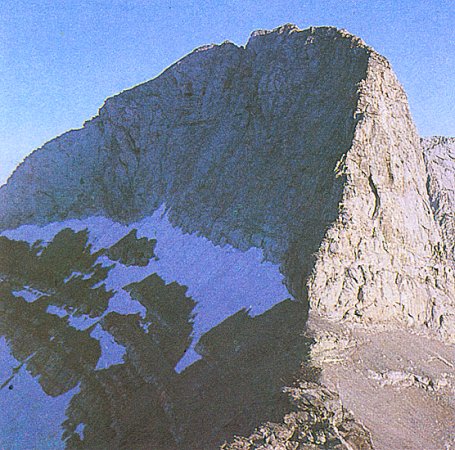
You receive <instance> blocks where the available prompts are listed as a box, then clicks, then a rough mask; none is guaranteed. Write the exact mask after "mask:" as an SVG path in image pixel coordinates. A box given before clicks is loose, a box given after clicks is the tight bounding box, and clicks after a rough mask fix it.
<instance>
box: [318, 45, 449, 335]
mask: <svg viewBox="0 0 455 450" xmlns="http://www.w3.org/2000/svg"><path fill="white" fill-rule="evenodd" d="M356 114H357V115H359V116H360V120H359V122H358V124H357V127H356V130H355V134H354V138H353V142H352V147H351V148H350V150H349V152H348V153H347V155H346V159H345V161H344V165H343V168H342V172H343V174H344V175H345V176H346V184H345V187H344V192H343V200H342V205H341V209H340V215H339V217H338V218H337V221H336V222H335V223H334V225H333V226H332V227H331V229H330V230H329V231H328V232H327V234H326V237H325V239H324V242H323V244H322V246H321V248H320V251H319V254H318V260H317V263H316V267H315V271H314V274H313V277H312V279H311V280H310V284H309V286H310V298H311V301H312V304H313V307H314V308H315V309H317V310H319V311H320V313H321V314H322V315H327V316H330V317H335V318H337V319H341V318H358V320H362V321H364V320H367V321H401V322H408V323H411V324H414V323H419V324H422V323H423V324H426V325H430V326H432V327H435V328H439V327H443V326H444V325H446V324H448V323H449V322H450V320H448V319H449V317H451V315H452V313H451V311H453V307H454V299H455V293H454V292H455V291H454V283H453V281H454V279H453V272H452V271H451V269H450V267H449V265H448V262H447V259H446V255H445V254H444V252H442V251H441V250H442V240H441V235H440V232H439V227H438V226H437V225H436V223H435V221H434V217H433V212H432V209H431V206H430V202H429V198H428V194H427V191H426V187H425V183H426V178H427V175H426V169H425V165H424V161H423V157H422V154H421V151H420V142H419V137H418V135H417V132H416V130H415V127H414V125H413V123H412V120H411V116H410V113H409V109H408V104H407V100H406V96H405V93H404V91H403V89H402V87H401V86H400V84H399V83H398V81H397V79H396V77H395V75H394V74H393V72H392V70H391V68H390V66H389V64H388V63H387V61H386V60H384V58H382V57H380V56H379V55H377V54H374V53H372V55H371V57H370V59H369V64H368V71H367V76H366V78H365V80H364V82H363V84H362V87H361V89H360V99H359V102H358V105H357V111H356ZM434 178H435V179H438V176H437V175H435V176H434ZM441 181H442V180H441ZM434 183H438V181H436V180H435V181H434ZM436 190H437V188H436V189H435V191H436ZM446 234H448V233H446ZM446 331H447V332H448V331H449V330H448V329H446ZM450 332H451V333H453V330H450Z"/></svg>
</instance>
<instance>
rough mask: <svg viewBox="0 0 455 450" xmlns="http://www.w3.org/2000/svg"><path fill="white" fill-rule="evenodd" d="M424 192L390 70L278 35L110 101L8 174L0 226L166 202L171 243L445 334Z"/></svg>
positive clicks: (447, 279)
mask: <svg viewBox="0 0 455 450" xmlns="http://www.w3.org/2000/svg"><path fill="white" fill-rule="evenodd" d="M426 180H427V172H426V168H425V165H424V161H423V157H422V152H421V149H420V141H419V137H418V135H417V132H416V130H415V127H414V125H413V122H412V119H411V116H410V114H409V109H408V104H407V99H406V95H405V93H404V91H403V89H402V87H401V86H400V84H399V82H398V81H397V79H396V77H395V75H394V73H393V71H392V69H391V68H390V65H389V63H388V62H387V61H386V60H385V59H384V58H383V57H381V56H380V55H378V54H377V53H376V52H374V50H372V49H371V48H369V47H368V46H366V45H365V44H364V43H363V42H362V41H361V40H360V39H358V38H356V37H355V36H352V35H350V34H348V33H347V32H345V31H342V30H337V29H335V28H330V27H322V28H309V29H307V30H299V29H298V28H297V27H295V26H293V25H285V26H282V27H280V28H277V29H275V30H273V31H271V32H268V31H259V32H255V33H253V34H252V36H251V38H250V40H249V41H248V43H247V44H246V45H245V46H244V47H242V46H240V47H239V46H236V45H234V44H232V43H229V42H225V43H223V44H221V45H210V46H206V47H202V48H199V49H197V50H195V51H194V52H192V53H191V54H189V55H188V56H186V57H184V58H183V59H181V60H180V61H178V62H177V63H175V64H174V65H173V66H171V67H170V68H168V69H167V70H166V71H164V72H163V73H162V74H161V75H159V76H158V77H157V78H155V79H153V80H151V81H149V82H147V83H144V84H141V85H139V86H136V87H134V88H132V89H130V90H128V91H125V92H122V93H121V94H119V95H117V96H115V97H112V98H110V99H108V100H107V101H106V102H105V104H104V106H103V107H102V108H101V109H100V111H99V114H98V115H97V116H96V117H95V118H93V119H92V120H90V121H88V122H86V123H85V125H84V127H83V128H82V129H80V130H75V131H70V132H68V133H66V134H64V135H62V136H60V137H58V138H56V139H54V140H53V141H51V142H49V143H47V144H46V145H44V146H43V147H42V148H40V149H38V150H37V151H35V152H34V153H32V154H31V155H30V156H29V157H28V158H26V160H25V161H24V162H23V163H22V164H21V165H20V166H19V168H18V169H17V170H16V171H15V172H14V174H13V175H12V176H11V177H10V179H9V180H8V183H7V184H6V185H5V186H3V187H2V188H1V189H0V203H1V205H2V210H1V211H0V226H1V228H3V229H6V228H14V227H17V226H19V225H21V224H25V223H47V222H50V221H56V220H62V219H66V218H71V217H85V216H90V215H106V216H109V217H111V218H114V219H116V220H119V221H122V222H131V221H134V220H137V219H139V218H141V217H144V216H147V215H150V214H151V213H152V212H153V211H154V210H156V209H157V208H158V207H159V206H160V205H162V204H163V203H164V204H166V208H167V210H168V213H169V216H170V218H171V220H172V222H173V223H174V224H175V225H178V226H179V227H181V228H182V229H183V230H184V231H187V232H198V233H201V234H203V235H204V236H206V237H208V238H210V239H211V240H212V241H213V242H214V243H216V244H223V243H230V244H232V245H234V246H236V247H238V248H240V249H245V250H246V249H248V248H249V247H252V246H256V247H261V248H263V249H264V251H265V255H266V257H267V258H268V259H269V260H271V261H274V262H279V263H281V264H282V270H283V273H284V274H285V275H286V279H287V285H288V288H289V290H290V292H291V293H292V294H294V295H295V297H296V298H300V299H306V298H307V296H309V303H310V305H311V307H312V308H313V309H314V310H315V311H317V312H319V313H321V314H322V315H325V316H328V317H331V318H336V319H349V320H356V321H361V322H368V321H385V322H398V323H403V322H404V323H408V324H426V325H428V326H430V327H433V328H437V329H441V330H445V332H446V333H448V334H450V333H451V332H450V330H449V328H448V324H449V323H450V320H449V319H450V317H448V314H450V307H452V310H453V301H454V298H455V294H454V292H455V287H454V276H453V272H452V269H451V268H450V265H449V264H448V263H447V255H448V252H447V251H446V249H447V245H445V246H444V241H443V237H442V236H446V234H447V231H445V228H444V225H442V224H441V220H440V219H439V218H438V217H437V219H438V220H436V221H435V220H434V212H433V210H432V208H431V205H430V198H429V195H428V192H427V186H426ZM436 189H437V188H436ZM430 195H431V194H430ZM432 202H433V203H434V200H433V199H432ZM441 229H442V232H441ZM444 233H445V234H444ZM452 332H453V330H452Z"/></svg>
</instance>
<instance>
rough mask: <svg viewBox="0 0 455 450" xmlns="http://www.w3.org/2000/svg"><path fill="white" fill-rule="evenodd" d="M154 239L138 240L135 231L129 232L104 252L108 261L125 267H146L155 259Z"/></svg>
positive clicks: (144, 238)
mask: <svg viewBox="0 0 455 450" xmlns="http://www.w3.org/2000/svg"><path fill="white" fill-rule="evenodd" d="M155 246H156V239H147V238H146V237H143V238H140V239H138V237H137V230H136V229H134V230H131V231H130V232H129V233H128V234H127V235H126V236H124V237H122V239H120V240H119V241H118V242H116V243H115V244H114V245H113V246H112V247H110V248H109V250H108V251H107V252H106V254H107V256H108V257H109V259H111V260H112V261H119V262H121V263H122V264H124V265H125V266H146V265H147V264H148V263H149V262H150V259H152V258H155V257H156V255H155Z"/></svg>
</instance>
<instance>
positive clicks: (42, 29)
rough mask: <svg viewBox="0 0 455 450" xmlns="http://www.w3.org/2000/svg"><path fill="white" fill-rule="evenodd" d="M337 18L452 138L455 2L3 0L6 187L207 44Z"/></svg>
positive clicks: (0, 81) (0, 66) (422, 119)
mask: <svg viewBox="0 0 455 450" xmlns="http://www.w3.org/2000/svg"><path fill="white" fill-rule="evenodd" d="M287 22H291V23H295V24H297V25H298V26H300V27H301V28H306V27H308V26H312V25H334V26H337V27H340V28H346V29H347V30H349V31H350V32H352V33H354V34H357V35H358V36H360V37H362V38H363V39H364V40H365V41H366V42H367V43H368V44H369V45H371V46H373V47H374V48H375V49H376V50H377V51H379V52H380V53H382V54H383V55H385V56H386V57H387V58H389V60H390V61H391V62H392V65H393V67H394V69H395V71H396V73H397V74H398V77H399V79H400V80H401V82H402V84H403V85H404V87H405V89H406V91H407V93H408V96H409V101H410V104H411V110H412V113H413V116H414V119H415V121H416V124H417V127H418V129H419V131H420V133H421V134H422V135H431V134H442V135H452V136H453V135H455V120H454V105H455V38H454V36H455V32H454V30H455V1H454V0H319V1H317V0H272V1H264V0H197V1H196V0H157V1H154V0H91V1H90V0H87V1H82V0H41V1H36V0H2V1H1V2H0V184H1V183H3V182H4V181H5V180H6V177H7V176H8V175H9V173H10V172H11V171H12V170H13V169H14V167H15V166H16V164H17V163H18V162H20V161H21V160H22V158H23V157H24V155H26V154H28V153H30V152H31V151H32V150H33V149H34V148H36V147H38V146H41V145H42V144H43V143H44V142H46V141H47V140H50V139H51V138H53V137H54V136H56V135H58V134H61V133H63V132H64V131H66V130H69V129H71V128H79V127H80V126H81V125H82V123H83V122H84V121H85V120H87V119H89V118H90V117H92V116H93V115H95V114H96V113H97V110H98V108H99V107H100V106H101V105H102V103H103V101H104V99H105V98H106V97H109V96H111V95H113V94H116V93H117V92H119V91H121V90H123V89H126V88H128V87H131V86H133V85H135V84H138V83H140V82H143V81H145V80H148V79H150V78H153V77H154V76H155V75H157V74H158V73H159V72H161V71H162V70H163V69H164V68H165V67H167V66H168V65H169V64H171V63H172V62H174V61H175V60H176V59H178V58H180V57H181V56H183V55H184V54H186V53H188V52H190V51H191V50H192V49H193V48H195V47H197V46H199V45H202V44H206V43H212V42H214V43H219V42H222V41H223V40H225V39H229V40H231V41H234V42H235V43H237V44H243V43H245V41H246V40H247V39H248V36H249V34H250V32H251V31H253V30H255V29H260V28H274V27H276V26H279V25H281V24H283V23H287Z"/></svg>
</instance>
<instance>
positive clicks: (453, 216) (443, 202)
mask: <svg viewBox="0 0 455 450" xmlns="http://www.w3.org/2000/svg"><path fill="white" fill-rule="evenodd" d="M421 143H422V149H423V156H424V160H425V164H426V166H427V172H428V178H427V188H428V194H429V195H430V203H431V208H432V209H433V213H434V216H435V219H436V220H437V222H438V224H439V225H440V227H441V230H442V236H443V238H444V246H445V249H444V250H443V249H441V250H442V251H445V252H446V253H447V256H448V259H449V261H451V262H452V263H453V264H455V138H446V137H441V136H435V137H429V138H423V139H422V140H421Z"/></svg>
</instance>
